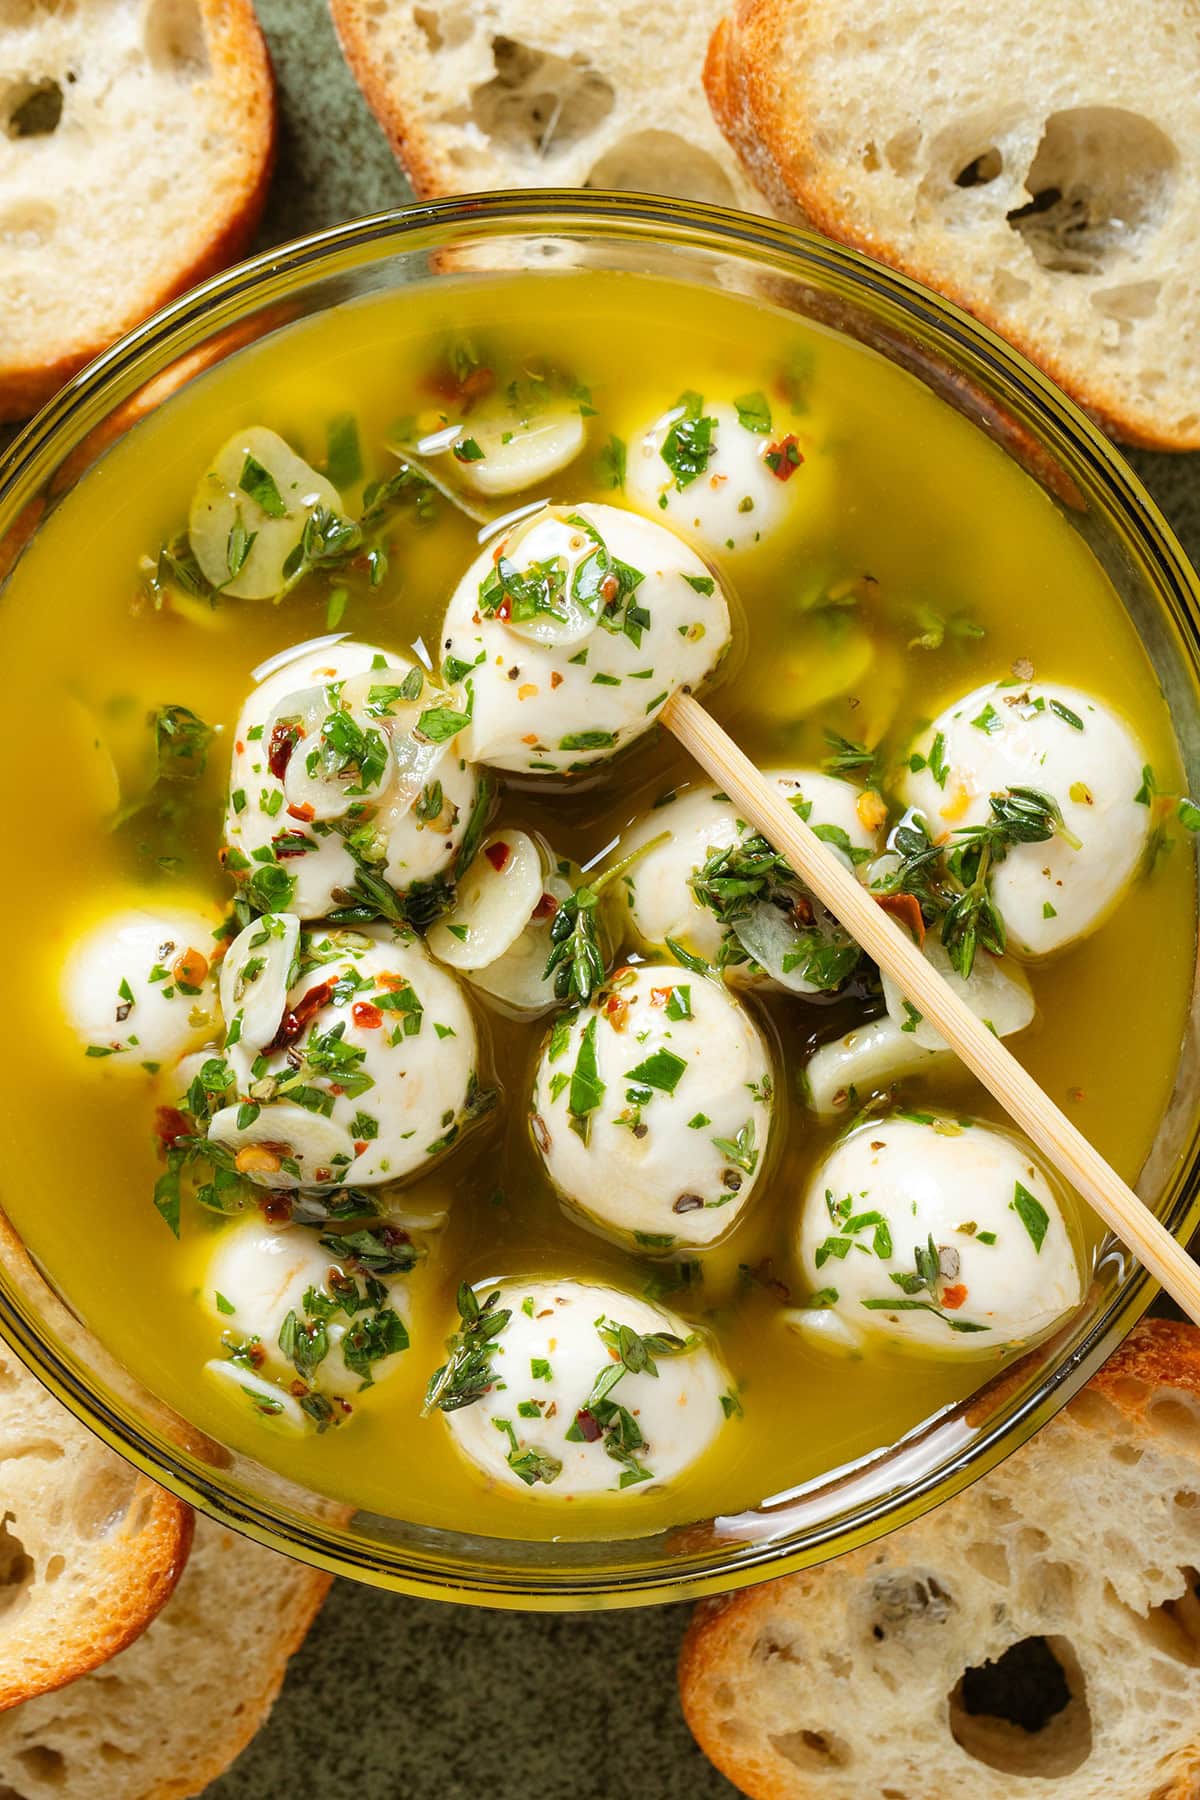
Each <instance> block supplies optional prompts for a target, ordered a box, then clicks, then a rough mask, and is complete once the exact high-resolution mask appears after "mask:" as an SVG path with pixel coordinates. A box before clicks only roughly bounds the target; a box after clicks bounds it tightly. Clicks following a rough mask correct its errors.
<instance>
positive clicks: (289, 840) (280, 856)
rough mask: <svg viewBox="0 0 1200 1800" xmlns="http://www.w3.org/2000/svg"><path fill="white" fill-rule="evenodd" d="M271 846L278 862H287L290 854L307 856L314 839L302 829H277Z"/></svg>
mask: <svg viewBox="0 0 1200 1800" xmlns="http://www.w3.org/2000/svg"><path fill="white" fill-rule="evenodd" d="M271 848H272V850H273V851H274V852H275V859H276V861H277V862H286V861H287V859H288V857H289V856H307V855H308V853H309V851H310V850H311V849H312V848H313V841H312V839H311V838H310V837H305V835H304V833H303V832H302V831H277V832H276V833H275V836H274V837H273V838H272V839H271Z"/></svg>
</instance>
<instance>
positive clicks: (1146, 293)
mask: <svg viewBox="0 0 1200 1800" xmlns="http://www.w3.org/2000/svg"><path fill="white" fill-rule="evenodd" d="M1161 292H1162V282H1161V281H1127V282H1125V283H1124V285H1123V286H1121V287H1112V288H1097V289H1096V291H1095V293H1093V294H1091V295H1090V296H1089V298H1090V300H1091V303H1092V305H1093V306H1094V307H1095V309H1096V311H1097V312H1098V313H1103V314H1104V315H1105V317H1106V318H1109V319H1116V320H1117V322H1118V323H1119V324H1121V325H1131V324H1133V323H1135V322H1136V321H1137V320H1138V319H1149V318H1152V317H1153V316H1154V313H1155V310H1156V308H1157V306H1158V296H1159V294H1160V293H1161Z"/></svg>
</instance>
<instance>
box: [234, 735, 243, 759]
mask: <svg viewBox="0 0 1200 1800" xmlns="http://www.w3.org/2000/svg"><path fill="white" fill-rule="evenodd" d="M233 747H234V749H235V750H236V751H237V753H238V755H239V756H243V755H245V751H246V746H245V744H244V743H243V742H242V740H241V738H239V739H238V740H237V743H236V744H235V745H234V746H233Z"/></svg>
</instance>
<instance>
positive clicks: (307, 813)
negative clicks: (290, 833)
mask: <svg viewBox="0 0 1200 1800" xmlns="http://www.w3.org/2000/svg"><path fill="white" fill-rule="evenodd" d="M287 810H288V817H289V818H290V819H299V820H300V823H301V824H302V825H310V824H311V823H312V821H313V820H314V819H315V818H316V816H317V809H316V807H315V806H314V805H313V803H312V801H311V800H302V801H301V802H300V804H299V806H289V807H288V809H287Z"/></svg>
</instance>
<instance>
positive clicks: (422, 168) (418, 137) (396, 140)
mask: <svg viewBox="0 0 1200 1800" xmlns="http://www.w3.org/2000/svg"><path fill="white" fill-rule="evenodd" d="M329 11H330V13H331V15H332V17H333V28H334V31H335V32H336V33H337V38H338V42H339V43H340V45H341V47H342V55H343V56H344V57H345V58H346V61H347V63H348V64H349V65H350V73H351V74H352V75H353V77H354V79H355V81H356V82H357V83H358V85H359V87H360V89H361V90H362V95H363V98H364V99H365V101H366V103H367V105H368V106H369V107H370V109H371V111H372V113H373V114H374V116H375V119H376V121H377V122H378V124H379V126H380V128H381V129H382V131H383V133H384V136H385V137H386V138H387V140H388V143H389V144H390V145H391V147H392V154H393V155H394V156H395V158H396V160H397V162H399V164H400V166H401V167H402V168H403V170H404V173H405V174H406V175H407V176H408V179H409V182H410V183H411V185H412V189H413V192H414V193H415V194H416V196H417V198H418V199H419V200H440V199H443V198H444V197H445V196H447V195H449V194H454V193H457V192H458V188H457V186H456V184H455V182H454V180H453V177H452V174H451V170H450V168H449V166H448V164H447V161H446V157H445V156H444V154H443V153H442V152H441V151H440V150H439V149H438V148H437V146H436V144H435V143H434V142H433V140H432V138H431V137H430V136H429V134H428V133H427V132H425V131H423V130H422V128H421V123H420V120H419V118H418V117H417V116H416V115H415V114H413V113H411V112H409V111H407V110H406V109H405V108H404V107H403V106H401V104H400V101H399V99H398V98H397V96H396V93H395V91H394V89H393V85H392V83H391V82H390V81H389V80H388V79H387V78H386V76H385V75H384V74H383V72H382V70H381V69H380V67H379V65H378V63H377V61H376V59H375V57H374V55H373V54H372V51H371V44H370V36H369V33H368V31H367V29H366V23H365V21H364V19H363V14H362V6H361V4H360V0H329Z"/></svg>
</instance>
